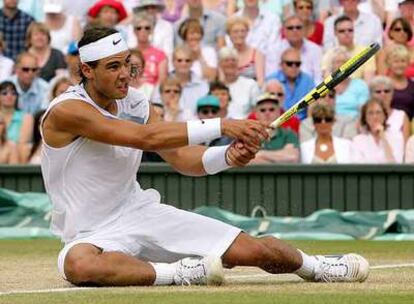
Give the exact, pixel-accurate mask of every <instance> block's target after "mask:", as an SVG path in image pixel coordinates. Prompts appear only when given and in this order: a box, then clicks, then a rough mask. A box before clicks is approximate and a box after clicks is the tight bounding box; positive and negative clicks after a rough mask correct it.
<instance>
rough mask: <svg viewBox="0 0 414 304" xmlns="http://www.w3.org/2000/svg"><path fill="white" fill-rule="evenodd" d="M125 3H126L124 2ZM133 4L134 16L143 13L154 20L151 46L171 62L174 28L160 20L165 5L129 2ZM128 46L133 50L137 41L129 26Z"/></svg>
mask: <svg viewBox="0 0 414 304" xmlns="http://www.w3.org/2000/svg"><path fill="white" fill-rule="evenodd" d="M124 2H125V3H126V2H127V1H124ZM130 2H131V3H135V5H134V6H133V8H132V10H133V13H134V14H139V13H144V14H146V15H151V16H152V17H153V18H154V20H155V25H154V27H153V31H152V36H151V44H152V45H153V46H154V47H156V48H158V49H161V50H162V51H163V52H164V53H165V54H166V55H167V57H168V59H169V61H171V58H172V53H173V50H174V27H173V25H172V24H171V23H170V22H168V21H166V20H164V19H162V17H161V14H162V12H163V11H164V10H165V3H164V1H163V0H139V1H138V0H136V1H130ZM128 46H129V47H130V48H135V47H136V46H137V40H136V38H135V35H134V34H133V27H132V26H131V27H130V29H129V31H128Z"/></svg>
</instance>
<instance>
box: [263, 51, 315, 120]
mask: <svg viewBox="0 0 414 304" xmlns="http://www.w3.org/2000/svg"><path fill="white" fill-rule="evenodd" d="M301 64H302V62H301V58H300V52H299V51H298V50H297V49H294V48H289V49H287V50H285V51H284V52H283V53H282V61H281V63H280V68H281V69H280V70H279V71H277V72H274V73H272V74H270V75H269V76H268V77H267V78H266V80H270V79H277V80H279V81H280V82H281V83H282V84H283V87H284V89H285V103H284V105H283V109H284V110H287V109H289V108H290V107H291V106H292V105H294V104H295V103H296V102H298V101H299V100H300V99H301V98H302V97H303V96H305V95H306V94H307V93H308V92H309V91H310V90H312V89H313V88H314V87H315V83H314V82H313V79H312V77H311V76H309V75H308V74H306V73H304V72H302V71H301V70H300V66H301ZM297 116H298V117H299V118H300V119H301V120H302V119H304V118H306V109H304V110H301V111H299V112H298V114H297Z"/></svg>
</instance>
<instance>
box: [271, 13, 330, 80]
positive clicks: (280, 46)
mask: <svg viewBox="0 0 414 304" xmlns="http://www.w3.org/2000/svg"><path fill="white" fill-rule="evenodd" d="M283 34H284V36H285V37H286V38H284V39H282V40H279V41H278V42H277V43H276V44H274V45H273V46H272V47H271V48H269V49H268V51H267V53H266V75H269V73H271V72H274V71H275V70H276V69H277V68H278V67H279V65H280V60H281V57H282V56H281V54H283V52H284V51H285V50H287V49H289V48H294V49H296V50H298V51H299V52H300V58H301V65H300V69H301V70H302V71H303V72H305V73H307V74H308V75H309V76H311V78H312V79H313V81H314V82H316V83H319V82H320V81H321V80H322V72H321V60H322V48H321V47H320V46H319V45H317V44H316V43H314V42H312V41H309V40H308V39H306V37H305V28H304V22H303V20H302V18H301V17H299V16H298V15H291V16H289V17H287V18H286V19H285V22H284V24H283Z"/></svg>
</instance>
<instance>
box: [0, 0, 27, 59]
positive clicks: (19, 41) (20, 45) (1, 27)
mask: <svg viewBox="0 0 414 304" xmlns="http://www.w3.org/2000/svg"><path fill="white" fill-rule="evenodd" d="M17 3H18V1H16V0H4V6H3V9H2V10H0V33H3V36H4V40H5V41H6V49H5V50H4V56H6V57H9V58H11V59H13V60H15V59H16V57H17V55H18V54H19V53H20V52H22V51H24V49H25V41H26V40H25V39H26V31H27V28H28V27H29V25H30V23H32V21H34V19H33V18H32V17H31V16H29V15H28V14H26V13H24V12H23V11H21V10H19V9H18V8H17Z"/></svg>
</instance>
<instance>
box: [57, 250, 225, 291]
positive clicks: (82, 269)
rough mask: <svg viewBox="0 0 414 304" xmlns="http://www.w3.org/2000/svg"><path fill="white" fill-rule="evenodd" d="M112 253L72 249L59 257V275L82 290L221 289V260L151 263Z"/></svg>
mask: <svg viewBox="0 0 414 304" xmlns="http://www.w3.org/2000/svg"><path fill="white" fill-rule="evenodd" d="M106 243H108V242H106ZM110 247H111V245H110ZM112 250H113V246H112ZM112 250H111V251H103V250H102V249H100V248H99V247H97V246H95V245H92V244H91V243H77V244H75V245H73V246H71V245H69V246H68V247H65V248H64V249H63V250H62V251H61V253H60V254H59V261H58V264H59V271H60V272H61V274H62V275H63V277H64V278H66V279H67V280H68V281H69V282H71V283H72V284H75V285H79V286H129V285H140V286H148V285H174V284H175V285H220V284H221V283H222V282H223V269H222V264H221V259H220V258H219V257H217V256H214V257H206V258H184V259H181V260H179V261H177V262H175V263H148V262H145V261H142V260H139V259H137V258H136V257H133V256H130V255H128V254H125V253H123V252H121V251H112Z"/></svg>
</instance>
